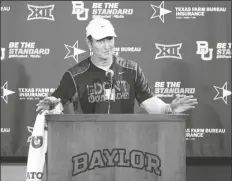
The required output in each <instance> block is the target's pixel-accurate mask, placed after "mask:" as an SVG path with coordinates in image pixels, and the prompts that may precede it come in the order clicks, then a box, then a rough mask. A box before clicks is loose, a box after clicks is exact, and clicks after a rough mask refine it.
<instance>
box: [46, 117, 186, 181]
mask: <svg viewBox="0 0 232 181" xmlns="http://www.w3.org/2000/svg"><path fill="white" fill-rule="evenodd" d="M186 117H187V115H149V114H133V115H123V114H110V115H106V114H104V115H103V114H94V115H86V114H79V115H78V114H76V115H69V114H68V115H67V114H63V115H47V116H46V120H47V122H48V155H47V161H46V164H47V180H48V181H185V180H186V176H185V174H186V154H185V148H186V145H185V120H186Z"/></svg>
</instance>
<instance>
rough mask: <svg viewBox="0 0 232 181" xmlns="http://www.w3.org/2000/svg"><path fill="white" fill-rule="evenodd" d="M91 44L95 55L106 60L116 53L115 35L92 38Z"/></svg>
mask: <svg viewBox="0 0 232 181" xmlns="http://www.w3.org/2000/svg"><path fill="white" fill-rule="evenodd" d="M90 46H91V50H92V52H93V55H94V56H97V57H98V58H100V59H104V60H106V59H109V58H111V57H112V55H113V53H114V37H112V36H109V37H106V38H103V39H100V40H95V39H94V38H92V43H90Z"/></svg>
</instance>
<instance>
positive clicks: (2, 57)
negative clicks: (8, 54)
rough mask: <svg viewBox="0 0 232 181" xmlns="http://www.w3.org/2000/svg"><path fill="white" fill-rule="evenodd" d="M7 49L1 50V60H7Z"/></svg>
mask: <svg viewBox="0 0 232 181" xmlns="http://www.w3.org/2000/svg"><path fill="white" fill-rule="evenodd" d="M5 50H6V49H5V48H1V60H4V59H5Z"/></svg>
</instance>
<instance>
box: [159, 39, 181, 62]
mask: <svg viewBox="0 0 232 181" xmlns="http://www.w3.org/2000/svg"><path fill="white" fill-rule="evenodd" d="M155 46H156V48H157V49H158V50H159V52H158V53H157V54H156V56H155V59H161V58H175V59H182V56H181V54H180V48H181V46H182V43H179V44H172V45H164V44H158V43H156V44H155Z"/></svg>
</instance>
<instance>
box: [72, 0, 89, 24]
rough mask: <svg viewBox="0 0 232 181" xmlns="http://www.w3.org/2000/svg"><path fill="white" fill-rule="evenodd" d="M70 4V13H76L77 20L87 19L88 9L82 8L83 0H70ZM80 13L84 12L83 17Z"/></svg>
mask: <svg viewBox="0 0 232 181" xmlns="http://www.w3.org/2000/svg"><path fill="white" fill-rule="evenodd" d="M72 5H73V9H72V14H76V15H77V19H78V20H80V21H84V20H87V19H88V16H89V15H88V13H89V9H88V8H84V3H83V1H72ZM82 14H84V15H83V17H81V15H82Z"/></svg>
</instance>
